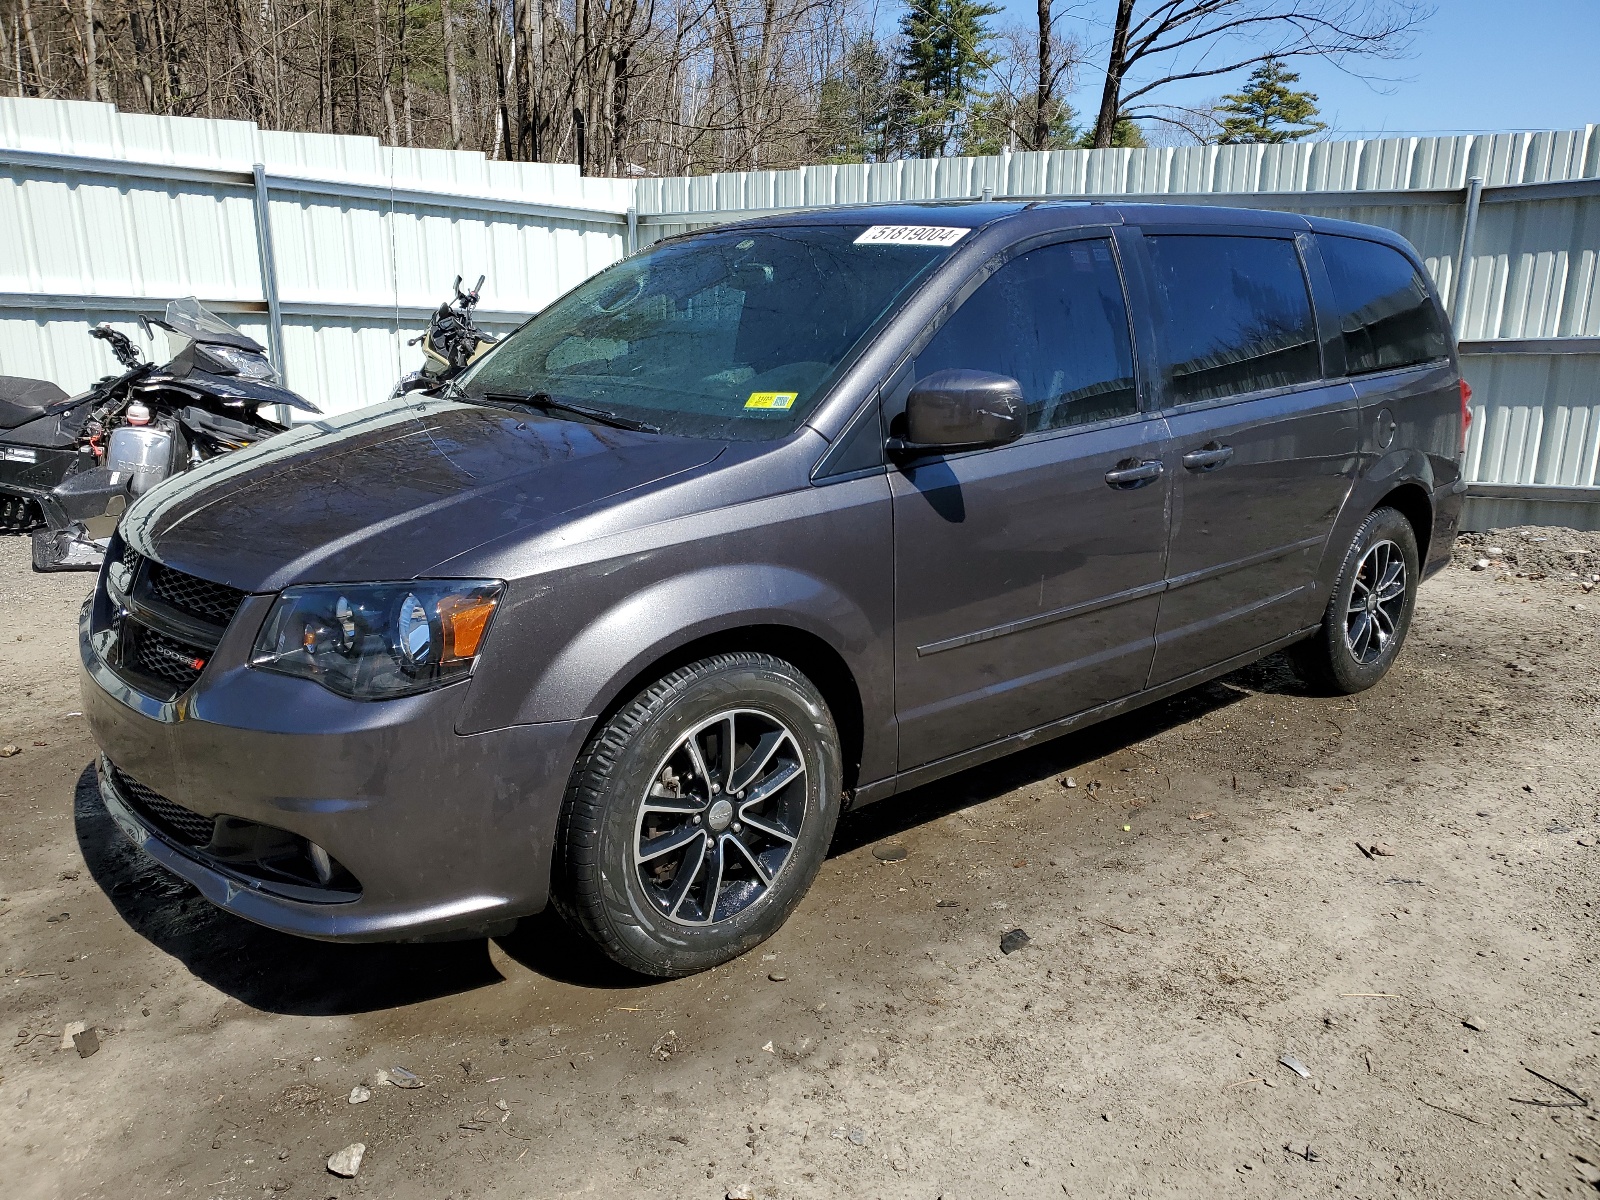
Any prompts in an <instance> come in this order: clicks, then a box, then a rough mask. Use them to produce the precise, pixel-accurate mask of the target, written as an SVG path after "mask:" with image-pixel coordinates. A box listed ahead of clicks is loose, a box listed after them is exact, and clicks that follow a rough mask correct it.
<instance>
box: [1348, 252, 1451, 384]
mask: <svg viewBox="0 0 1600 1200" xmlns="http://www.w3.org/2000/svg"><path fill="white" fill-rule="evenodd" d="M1317 244H1318V246H1319V247H1320V248H1321V250H1322V261H1323V262H1324V263H1325V264H1326V265H1327V268H1328V277H1329V279H1330V281H1331V282H1332V284H1333V299H1334V303H1335V304H1336V305H1337V306H1338V309H1337V312H1338V319H1339V328H1340V330H1341V331H1342V332H1343V334H1344V356H1345V369H1346V370H1347V371H1349V373H1350V374H1352V375H1363V374H1366V373H1367V372H1369V371H1386V370H1388V369H1389V368H1391V367H1407V366H1410V365H1411V364H1412V363H1422V362H1429V361H1431V360H1432V359H1435V358H1443V357H1445V356H1446V355H1448V354H1449V353H1450V336H1449V334H1448V333H1446V332H1445V328H1444V321H1443V319H1442V318H1441V316H1440V314H1439V308H1438V305H1436V304H1435V303H1434V302H1433V297H1432V296H1431V295H1430V294H1429V292H1428V283H1427V280H1425V279H1423V278H1422V275H1421V273H1420V272H1419V271H1418V270H1417V269H1416V267H1414V266H1412V265H1411V260H1410V259H1408V258H1407V257H1406V256H1405V255H1404V254H1401V253H1400V252H1399V251H1398V250H1396V249H1394V248H1393V247H1390V246H1384V245H1381V244H1379V243H1378V242H1366V241H1362V240H1361V239H1360V238H1348V237H1331V236H1328V235H1326V234H1324V235H1321V236H1319V237H1318V238H1317Z"/></svg>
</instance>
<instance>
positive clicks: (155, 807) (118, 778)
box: [111, 766, 216, 850]
mask: <svg viewBox="0 0 1600 1200" xmlns="http://www.w3.org/2000/svg"><path fill="white" fill-rule="evenodd" d="M111 778H112V780H113V781H114V782H115V783H116V785H117V791H119V792H120V793H122V798H123V799H124V800H126V801H127V802H128V806H129V807H130V808H132V809H133V810H134V811H135V812H137V813H138V814H139V815H140V816H141V817H143V818H144V819H145V820H147V821H149V822H150V824H152V825H154V826H155V827H156V828H157V829H159V830H160V831H161V832H162V833H164V834H166V835H167V836H168V837H170V838H172V840H173V841H175V842H178V843H180V844H181V845H184V846H188V847H189V848H190V849H191V850H198V849H200V848H201V847H202V846H208V845H210V844H211V833H212V830H213V828H214V827H215V825H216V818H214V817H203V816H201V815H200V814H199V813H197V812H190V811H189V810H188V809H187V808H185V807H183V805H181V804H174V803H173V802H172V801H171V800H168V799H167V798H166V797H165V796H163V795H161V793H159V792H155V791H151V790H150V789H149V788H147V787H145V785H144V784H142V783H140V782H139V781H138V780H137V779H134V778H132V777H131V776H129V775H126V774H124V773H123V772H122V771H121V769H119V768H117V767H115V766H113V767H112V768H111Z"/></svg>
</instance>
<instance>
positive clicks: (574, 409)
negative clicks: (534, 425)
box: [461, 392, 661, 433]
mask: <svg viewBox="0 0 1600 1200" xmlns="http://www.w3.org/2000/svg"><path fill="white" fill-rule="evenodd" d="M461 398H462V399H464V400H470V399H472V397H471V396H470V395H463V396H462V397H461ZM483 398H484V399H485V400H488V401H490V402H491V403H494V404H517V405H521V406H522V407H524V408H536V409H538V410H539V411H540V412H564V413H571V414H572V415H573V416H576V417H584V418H586V419H588V420H590V421H594V422H595V423H596V424H599V425H609V426H611V427H612V428H613V429H631V430H633V431H634V432H635V433H660V432H661V429H660V428H659V427H658V426H655V425H651V424H649V423H647V422H645V421H635V420H634V419H633V418H632V417H624V416H619V415H618V414H617V413H614V412H608V411H607V410H605V409H603V408H590V407H589V406H588V405H587V404H573V403H572V402H571V401H570V400H557V399H556V398H555V397H554V396H552V395H551V394H550V393H549V392H532V393H530V394H528V395H526V396H514V395H512V394H511V393H509V392H485V393H484V394H483Z"/></svg>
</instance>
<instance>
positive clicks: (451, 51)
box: [439, 0, 461, 150]
mask: <svg viewBox="0 0 1600 1200" xmlns="http://www.w3.org/2000/svg"><path fill="white" fill-rule="evenodd" d="M439 19H440V21H441V23H442V25H443V29H444V87H445V91H447V92H449V93H450V149H452V150H459V149H461V86H460V84H459V82H458V81H457V80H456V31H455V23H454V21H452V20H451V16H450V0H440V4H439Z"/></svg>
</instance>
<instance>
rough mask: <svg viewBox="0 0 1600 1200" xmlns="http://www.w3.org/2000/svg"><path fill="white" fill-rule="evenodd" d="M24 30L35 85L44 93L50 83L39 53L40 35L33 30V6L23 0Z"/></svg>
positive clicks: (35, 87) (39, 91) (36, 88)
mask: <svg viewBox="0 0 1600 1200" xmlns="http://www.w3.org/2000/svg"><path fill="white" fill-rule="evenodd" d="M22 31H23V33H24V35H26V37H27V39H28V57H29V58H30V59H32V60H33V87H34V91H35V92H36V93H37V94H40V95H42V94H43V93H44V92H45V90H46V88H47V87H48V84H47V83H46V79H45V73H44V60H43V59H42V58H41V57H40V55H39V36H38V34H36V33H34V31H33V6H32V5H31V4H29V3H28V0H22Z"/></svg>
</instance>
